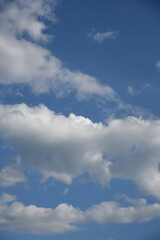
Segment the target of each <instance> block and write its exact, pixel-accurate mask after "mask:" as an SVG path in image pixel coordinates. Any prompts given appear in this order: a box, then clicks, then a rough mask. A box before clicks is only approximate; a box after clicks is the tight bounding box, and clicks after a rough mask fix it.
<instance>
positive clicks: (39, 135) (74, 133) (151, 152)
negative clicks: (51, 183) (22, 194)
mask: <svg viewBox="0 0 160 240" xmlns="http://www.w3.org/2000/svg"><path fill="white" fill-rule="evenodd" d="M0 116H1V119H0V133H1V136H2V139H3V140H4V141H5V142H6V143H7V144H9V145H11V146H12V147H14V148H15V149H16V150H17V153H18V155H19V156H20V159H21V164H22V166H23V167H24V168H28V169H39V170H40V171H42V172H43V174H44V177H46V178H47V177H50V176H53V177H54V178H57V179H59V180H62V181H64V182H66V183H68V184H69V183H71V181H72V178H73V177H76V176H79V175H82V174H84V173H88V174H89V175H90V177H91V179H93V180H94V181H99V182H100V183H101V184H102V185H104V186H105V185H107V184H109V180H110V178H111V177H114V178H123V179H130V180H132V181H134V182H135V183H136V184H137V185H139V186H140V187H141V189H143V191H144V192H145V193H148V194H151V195H153V196H156V197H158V198H160V173H159V169H158V164H159V162H160V147H159V145H160V137H159V136H160V121H159V120H143V119H140V118H135V117H128V118H126V119H113V120H111V121H110V122H109V123H108V125H107V126H105V125H103V124H102V123H98V124H97V123H93V122H92V121H91V120H89V119H87V118H84V117H82V116H75V115H74V114H70V116H69V117H65V116H64V115H56V114H55V113H54V112H53V111H51V110H49V109H48V108H47V107H45V106H44V105H40V106H37V107H33V108H30V107H28V106H27V105H25V104H19V105H14V106H10V105H0Z"/></svg>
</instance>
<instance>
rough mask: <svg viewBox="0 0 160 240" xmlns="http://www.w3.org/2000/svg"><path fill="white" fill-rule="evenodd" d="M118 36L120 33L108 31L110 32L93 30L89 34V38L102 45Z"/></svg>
mask: <svg viewBox="0 0 160 240" xmlns="http://www.w3.org/2000/svg"><path fill="white" fill-rule="evenodd" d="M117 35H118V31H116V32H115V31H108V32H95V30H94V29H93V30H92V31H91V32H89V33H88V34H87V37H89V38H92V40H93V41H95V42H98V43H102V42H103V41H104V40H106V39H114V38H116V37H117Z"/></svg>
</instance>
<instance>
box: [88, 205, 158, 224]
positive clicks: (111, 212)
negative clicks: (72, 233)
mask: <svg viewBox="0 0 160 240" xmlns="http://www.w3.org/2000/svg"><path fill="white" fill-rule="evenodd" d="M85 215H86V217H87V219H89V220H90V221H91V220H92V221H95V222H97V223H99V224H102V223H110V222H112V223H133V222H145V221H150V220H152V219H153V218H155V217H160V204H158V203H155V204H148V205H142V206H139V207H133V206H129V207H122V206H120V205H119V204H117V203H116V202H102V203H100V204H97V205H93V206H92V207H91V208H89V209H88V210H87V211H86V213H85Z"/></svg>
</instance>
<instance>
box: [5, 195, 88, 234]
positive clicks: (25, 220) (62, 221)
mask: <svg viewBox="0 0 160 240" xmlns="http://www.w3.org/2000/svg"><path fill="white" fill-rule="evenodd" d="M11 200H13V199H11ZM83 220H84V216H83V213H82V212H81V211H80V210H79V209H76V208H74V207H72V206H71V205H68V204H66V203H64V204H59V205H58V206H57V207H56V208H55V209H51V208H43V207H37V206H35V205H29V206H24V205H23V204H22V203H21V202H13V203H12V204H11V205H7V204H6V203H4V202H2V203H0V229H10V230H14V231H20V232H27V233H33V234H51V233H63V232H67V231H75V230H77V229H78V227H77V226H75V225H74V224H75V223H79V222H81V221H83Z"/></svg>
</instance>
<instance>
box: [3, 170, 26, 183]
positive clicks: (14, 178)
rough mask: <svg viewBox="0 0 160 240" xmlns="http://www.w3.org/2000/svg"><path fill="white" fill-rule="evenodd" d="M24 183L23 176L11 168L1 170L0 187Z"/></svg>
mask: <svg viewBox="0 0 160 240" xmlns="http://www.w3.org/2000/svg"><path fill="white" fill-rule="evenodd" d="M25 181H26V178H25V176H24V174H23V173H22V172H20V171H19V170H18V169H15V168H14V167H12V166H7V167H5V168H2V169H1V171H0V185H1V186H2V187H9V186H14V185H15V184H16V183H19V182H25Z"/></svg>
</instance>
